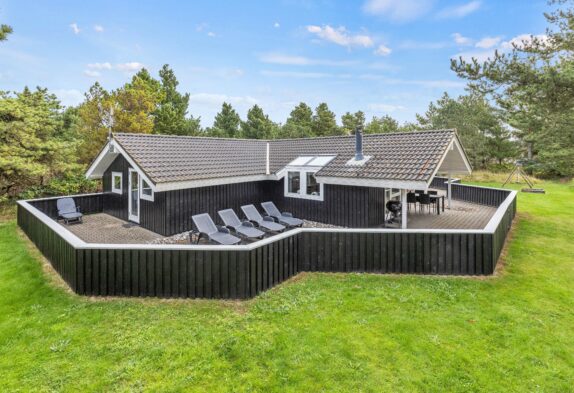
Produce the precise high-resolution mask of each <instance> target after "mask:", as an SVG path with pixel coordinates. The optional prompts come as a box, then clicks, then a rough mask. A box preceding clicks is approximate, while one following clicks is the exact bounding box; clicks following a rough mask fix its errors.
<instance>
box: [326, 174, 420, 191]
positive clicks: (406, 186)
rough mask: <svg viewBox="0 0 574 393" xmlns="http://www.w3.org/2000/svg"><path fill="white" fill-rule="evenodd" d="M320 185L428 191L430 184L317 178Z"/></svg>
mask: <svg viewBox="0 0 574 393" xmlns="http://www.w3.org/2000/svg"><path fill="white" fill-rule="evenodd" d="M316 177H317V181H318V182H319V183H325V184H339V185H343V186H359V187H378V188H399V189H404V190H426V189H427V188H428V184H427V183H426V182H424V181H409V180H384V179H365V178H350V177H331V176H316Z"/></svg>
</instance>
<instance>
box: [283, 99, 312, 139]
mask: <svg viewBox="0 0 574 393" xmlns="http://www.w3.org/2000/svg"><path fill="white" fill-rule="evenodd" d="M279 136H280V137H281V138H305V137H310V136H313V110H312V109H311V107H309V105H307V104H305V103H304V102H301V103H299V105H297V106H296V107H295V108H294V109H293V110H292V111H291V113H290V114H289V117H288V118H287V121H286V122H285V125H283V127H281V130H280V134H279Z"/></svg>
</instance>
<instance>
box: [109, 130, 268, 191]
mask: <svg viewBox="0 0 574 393" xmlns="http://www.w3.org/2000/svg"><path fill="white" fill-rule="evenodd" d="M114 139H115V140H116V141H117V142H118V143H119V144H120V146H121V147H122V148H123V149H124V150H125V151H126V152H127V154H129V155H130V157H131V158H132V159H133V160H134V161H135V162H136V163H137V165H138V166H140V168H141V169H142V170H143V171H144V172H145V173H146V174H147V175H148V176H149V178H150V179H151V181H152V182H154V183H155V184H157V183H168V182H180V181H190V180H202V179H214V178H221V177H232V176H250V175H261V174H265V168H266V160H267V159H266V142H265V141H261V140H256V139H224V138H203V137H186V136H171V135H149V134H128V133H118V134H114Z"/></svg>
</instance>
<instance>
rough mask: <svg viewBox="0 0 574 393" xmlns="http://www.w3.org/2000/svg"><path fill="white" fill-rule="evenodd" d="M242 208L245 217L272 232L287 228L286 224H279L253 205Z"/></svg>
mask: <svg viewBox="0 0 574 393" xmlns="http://www.w3.org/2000/svg"><path fill="white" fill-rule="evenodd" d="M241 210H242V211H243V214H245V217H246V218H247V219H248V220H249V221H251V222H253V223H255V224H256V225H258V226H259V227H261V228H265V229H267V230H269V231H272V232H281V231H283V230H284V229H285V226H284V225H281V224H278V223H276V222H275V220H273V219H272V218H271V217H263V216H262V215H261V214H260V213H259V211H258V210H257V209H256V208H255V206H253V205H245V206H241Z"/></svg>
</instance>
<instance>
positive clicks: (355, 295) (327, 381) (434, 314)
mask: <svg viewBox="0 0 574 393" xmlns="http://www.w3.org/2000/svg"><path fill="white" fill-rule="evenodd" d="M542 186H543V187H544V188H546V190H547V194H546V195H538V194H524V193H520V194H519V201H518V203H519V205H518V209H519V214H518V220H519V221H518V223H517V225H516V226H515V230H514V233H513V236H514V238H513V240H512V242H511V244H510V247H509V249H508V254H507V256H506V260H505V266H504V268H503V269H502V270H501V271H500V272H499V273H498V274H497V276H496V277H489V278H486V279H484V278H483V279H475V278H471V279H469V278H455V277H423V276H385V275H374V274H302V275H299V276H297V277H295V278H294V279H293V280H291V281H289V282H287V283H284V284H283V285H281V286H279V287H277V288H275V289H273V290H270V291H268V292H266V293H264V294H263V295H261V296H259V297H258V298H256V299H254V300H250V301H246V302H222V301H202V300H171V301H162V300H153V299H146V300H138V299H111V300H110V299H107V300H102V299H87V298H83V297H79V296H76V295H73V294H71V293H69V292H68V291H67V290H66V289H65V288H63V287H62V286H61V284H58V280H57V279H56V278H55V277H54V276H53V275H52V274H50V273H49V272H48V273H46V272H45V271H46V270H47V269H46V268H45V267H43V265H42V263H41V258H40V257H39V254H38V252H37V251H35V250H34V249H33V248H32V247H31V246H30V243H29V242H28V241H27V240H26V239H25V238H24V237H23V235H22V234H21V233H20V232H19V231H18V230H17V227H16V224H15V222H14V220H9V221H4V222H3V223H0V391H2V392H5V391H31V390H33V391H139V390H149V391H182V390H186V391H210V392H218V391H261V392H270V391H300V392H317V391H328V392H333V391H365V392H368V391H372V392H380V391H392V392H401V391H404V392H413V391H425V392H445V391H459V392H471V391H488V392H509V391H517V392H525V391H540V392H567V391H574V387H573V386H574V385H573V381H574V185H573V184H572V183H567V184H558V183H545V184H542Z"/></svg>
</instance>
